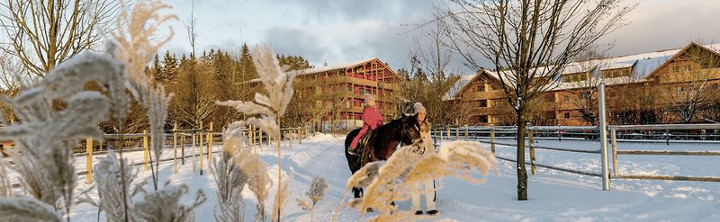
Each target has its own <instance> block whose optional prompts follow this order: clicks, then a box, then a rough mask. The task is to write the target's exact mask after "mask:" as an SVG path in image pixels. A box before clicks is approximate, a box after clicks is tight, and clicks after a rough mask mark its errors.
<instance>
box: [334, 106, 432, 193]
mask: <svg viewBox="0 0 720 222" xmlns="http://www.w3.org/2000/svg"><path fill="white" fill-rule="evenodd" d="M368 132H370V131H368ZM358 133H360V129H355V130H352V131H350V133H348V135H347V137H346V138H345V158H347V161H348V167H350V172H352V174H355V172H356V171H358V170H360V168H362V167H363V166H365V165H366V164H368V163H370V162H374V161H378V160H387V159H388V158H390V156H391V155H392V154H393V153H394V152H395V150H396V149H397V146H398V144H400V143H402V144H407V145H409V144H412V143H413V142H415V141H416V140H418V139H420V124H419V123H418V122H417V118H416V117H415V116H406V115H405V114H403V115H402V117H400V118H399V119H395V120H393V121H390V122H389V123H387V124H385V125H382V126H380V127H378V128H376V129H375V130H374V131H372V134H371V135H370V138H369V139H368V142H367V143H366V144H361V145H364V149H363V152H362V155H361V156H356V155H352V154H350V153H349V152H348V148H349V147H350V143H352V140H353V138H355V136H357V135H358ZM358 149H361V148H358ZM352 191H353V194H354V195H355V198H360V197H361V196H362V195H361V194H362V192H363V190H362V188H357V187H353V188H352Z"/></svg>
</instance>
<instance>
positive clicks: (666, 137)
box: [431, 124, 720, 183]
mask: <svg viewBox="0 0 720 222" xmlns="http://www.w3.org/2000/svg"><path fill="white" fill-rule="evenodd" d="M599 129H600V128H599V127H595V126H587V127H584V126H581V127H563V126H529V127H528V128H527V138H526V139H527V143H526V148H528V149H529V154H530V155H529V163H527V164H528V165H530V167H531V172H532V174H535V173H536V167H544V168H548V169H553V170H558V171H563V172H568V173H575V174H582V175H589V176H598V177H602V176H603V174H602V173H597V172H588V171H584V170H582V169H568V168H563V167H558V166H549V165H542V164H538V163H536V158H535V156H536V155H535V152H536V149H539V150H554V151H560V152H574V153H585V154H592V155H599V156H601V158H602V153H603V152H602V149H601V147H597V149H572V148H561V147H549V146H537V145H536V144H535V141H536V140H537V139H538V137H541V139H544V140H547V139H553V138H554V139H557V140H558V141H563V139H570V140H592V141H599V138H600V135H599V134H600V130H599ZM607 129H608V130H609V131H610V135H609V138H608V141H607V143H606V144H608V145H609V146H610V147H611V150H612V154H611V155H612V157H611V159H612V169H613V171H612V173H611V174H610V175H608V177H609V178H613V179H646V180H673V181H703V182H720V177H716V176H687V175H681V176H673V175H635V174H619V173H618V167H619V166H618V155H673V156H720V151H717V150H701V151H686V150H682V149H669V150H623V149H622V145H618V142H653V143H658V142H662V143H666V144H667V145H668V146H670V145H671V144H684V143H712V144H719V145H720V140H717V139H718V138H720V124H667V125H638V126H608V127H607ZM516 131H517V128H516V127H512V126H492V125H491V126H460V127H457V126H456V127H441V128H436V129H433V131H432V132H431V134H432V137H433V140H434V141H433V142H434V143H435V144H438V142H440V141H442V140H475V141H478V142H481V143H486V144H489V145H490V150H491V151H492V152H493V153H495V151H496V145H503V146H511V147H514V146H517V144H515V143H502V142H498V141H497V139H498V138H505V139H509V138H513V139H514V138H517V134H516ZM618 132H626V133H624V134H619V133H618ZM638 134H640V135H642V136H643V137H644V138H646V139H645V140H643V139H638V138H637V137H635V138H629V139H628V136H629V135H633V136H637V135H638ZM623 136H625V139H619V138H622V137H623ZM647 138H650V139H649V140H648V139H647ZM600 144H601V145H602V143H600ZM606 155H607V154H606ZM496 157H497V158H498V159H501V160H506V161H512V162H516V160H512V159H509V158H504V157H498V156H496ZM609 167H610V166H609V164H608V166H606V170H607V172H610V171H609ZM601 168H602V167H601ZM608 183H609V181H608Z"/></svg>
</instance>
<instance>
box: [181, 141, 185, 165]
mask: <svg viewBox="0 0 720 222" xmlns="http://www.w3.org/2000/svg"><path fill="white" fill-rule="evenodd" d="M180 144H182V147H181V148H180V154H181V155H182V157H180V163H181V164H182V165H183V166H184V165H185V133H183V134H182V138H181V139H180Z"/></svg>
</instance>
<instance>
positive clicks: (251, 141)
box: [248, 126, 255, 151]
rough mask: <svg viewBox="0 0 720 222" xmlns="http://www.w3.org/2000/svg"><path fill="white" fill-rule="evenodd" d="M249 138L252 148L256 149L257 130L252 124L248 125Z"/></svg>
mask: <svg viewBox="0 0 720 222" xmlns="http://www.w3.org/2000/svg"><path fill="white" fill-rule="evenodd" d="M248 138H250V148H252V150H253V151H255V132H254V131H253V127H252V126H250V127H248Z"/></svg>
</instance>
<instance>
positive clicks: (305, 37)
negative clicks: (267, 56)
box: [265, 27, 329, 61]
mask: <svg viewBox="0 0 720 222" xmlns="http://www.w3.org/2000/svg"><path fill="white" fill-rule="evenodd" d="M265 40H266V41H267V43H268V44H270V46H271V47H272V48H273V50H274V51H275V53H279V54H286V55H301V56H303V57H305V58H306V59H308V60H311V61H321V60H322V59H324V58H326V57H327V56H329V51H328V48H327V46H325V45H324V44H320V41H319V39H318V36H317V34H315V32H312V31H308V30H304V29H299V28H292V27H290V28H287V27H275V28H270V29H268V30H266V31H265Z"/></svg>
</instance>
